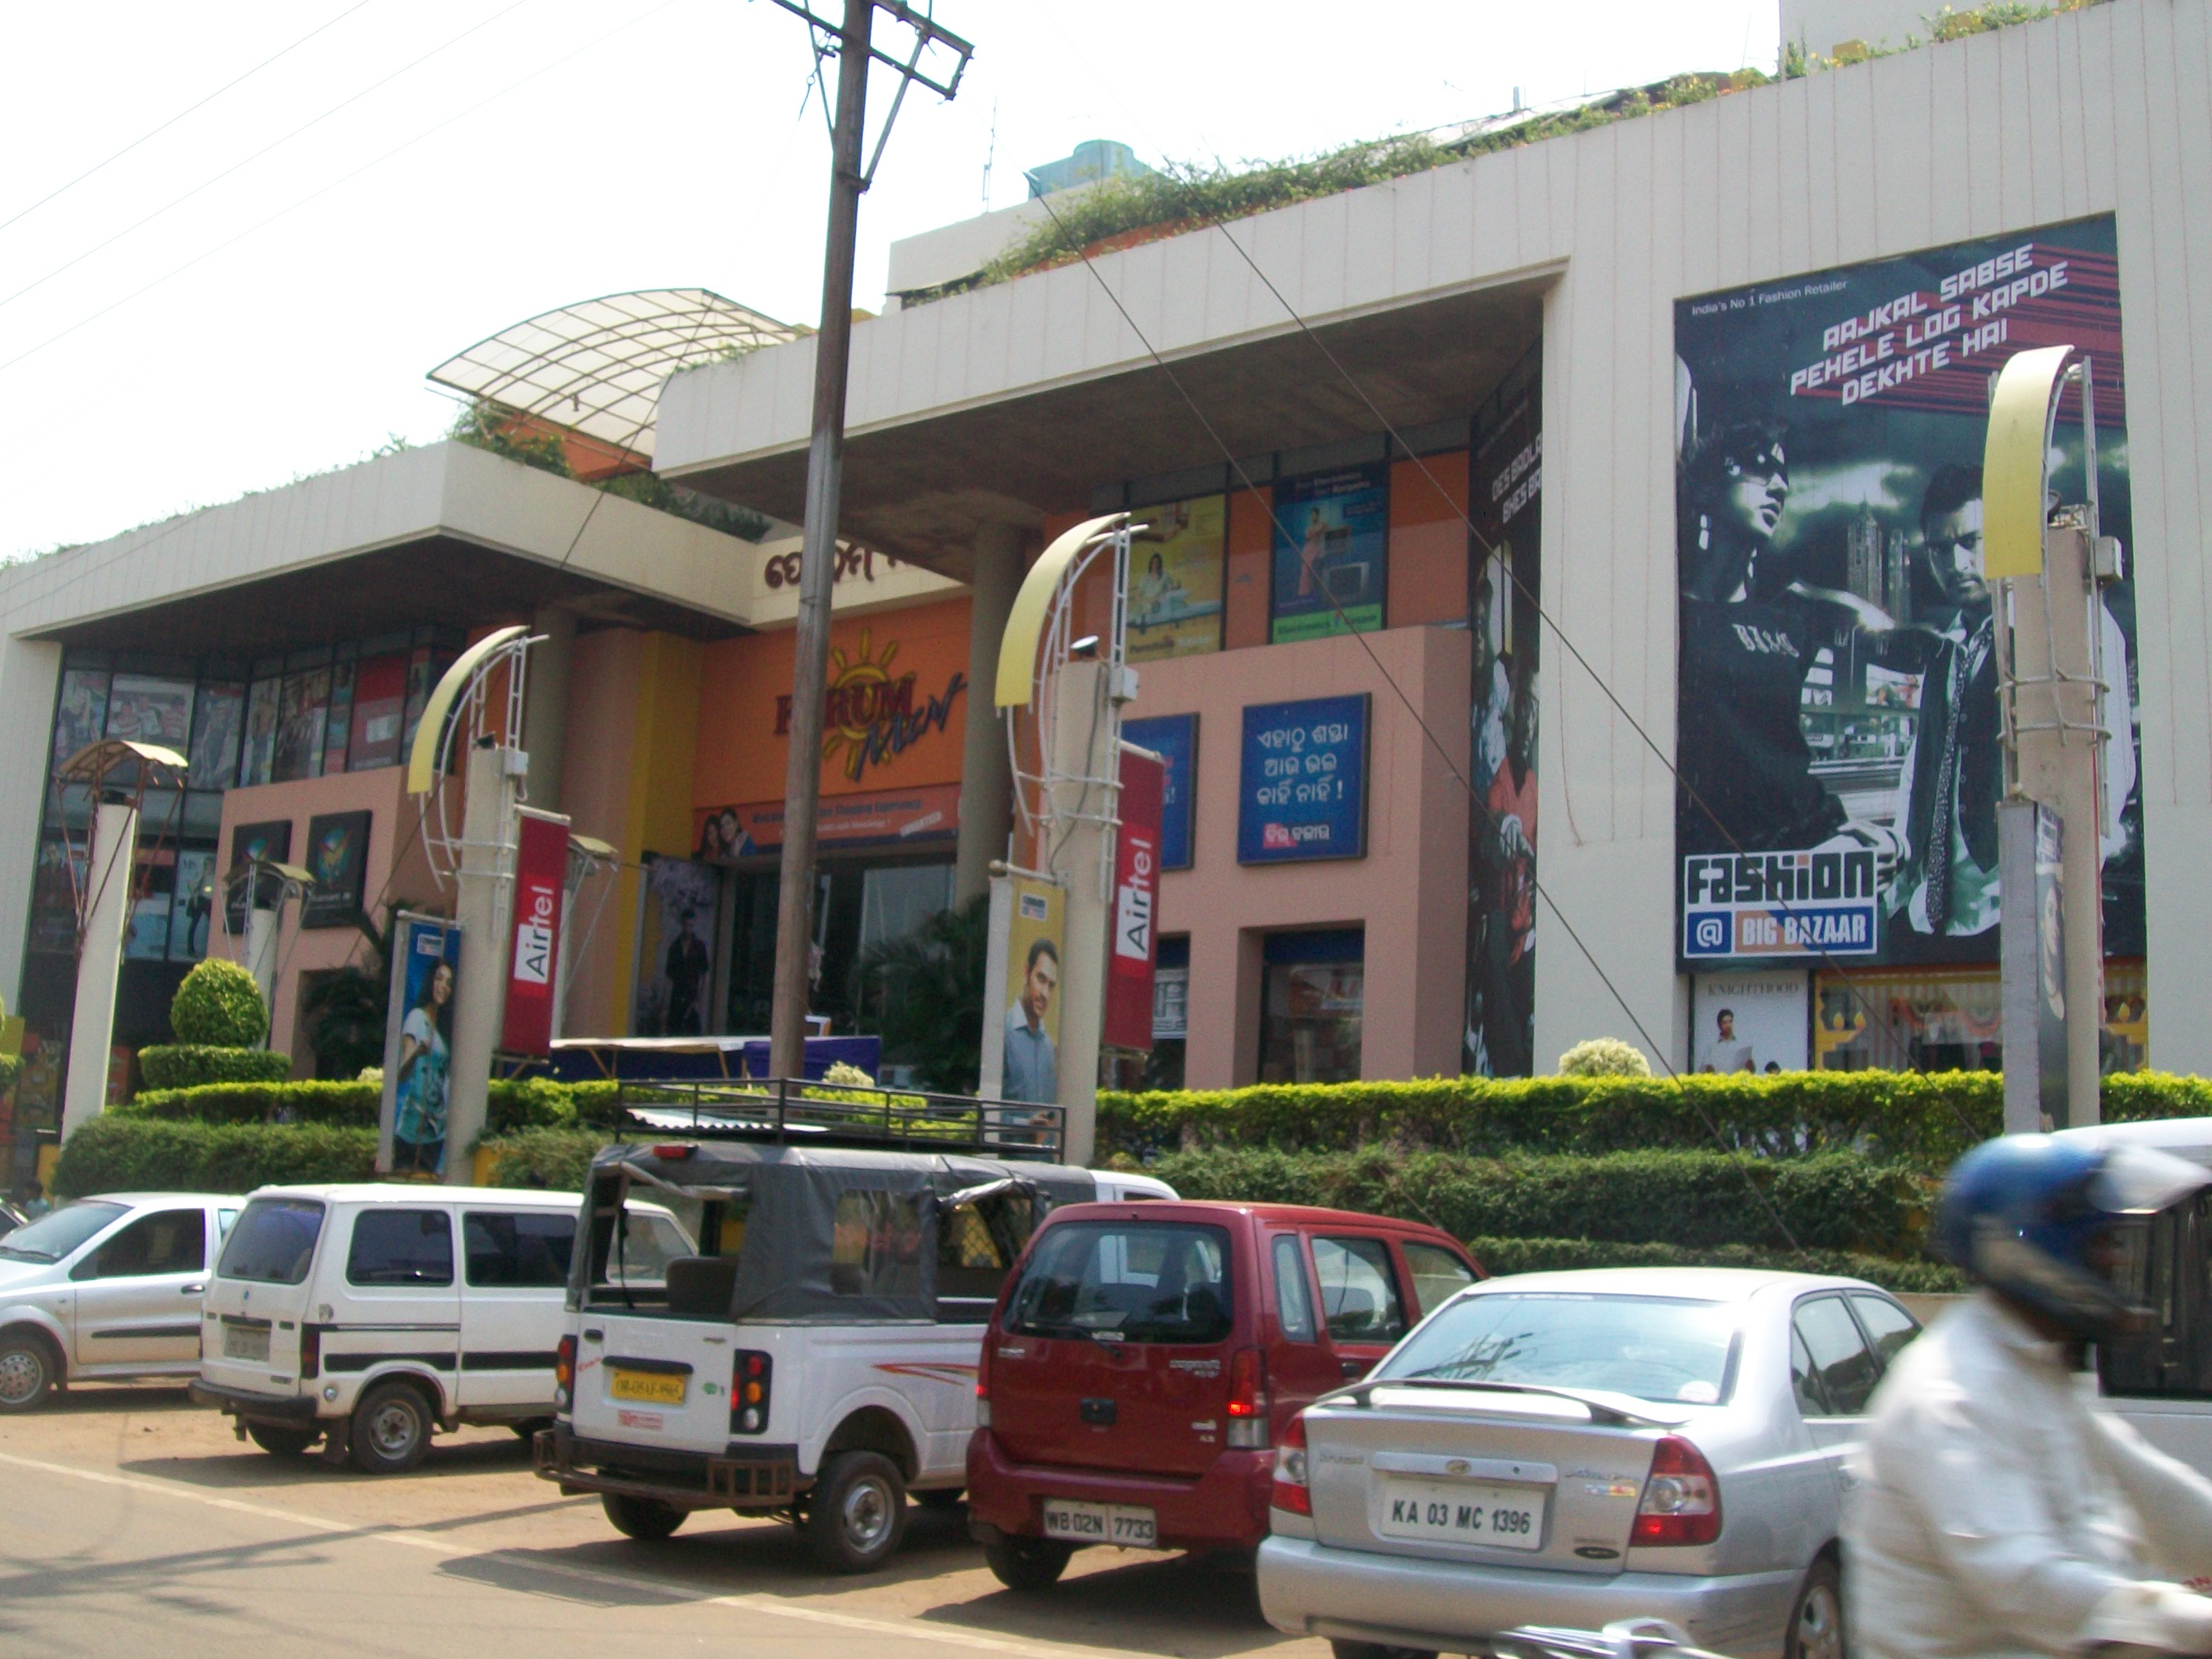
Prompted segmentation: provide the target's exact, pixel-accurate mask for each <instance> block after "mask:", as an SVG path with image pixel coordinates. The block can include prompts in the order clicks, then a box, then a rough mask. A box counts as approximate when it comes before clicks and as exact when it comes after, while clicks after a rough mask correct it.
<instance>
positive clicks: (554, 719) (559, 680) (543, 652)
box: [522, 605, 576, 812]
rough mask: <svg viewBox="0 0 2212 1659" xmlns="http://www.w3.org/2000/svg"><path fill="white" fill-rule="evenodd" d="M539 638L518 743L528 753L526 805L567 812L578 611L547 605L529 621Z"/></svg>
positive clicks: (531, 664) (531, 652)
mask: <svg viewBox="0 0 2212 1659" xmlns="http://www.w3.org/2000/svg"><path fill="white" fill-rule="evenodd" d="M530 631H531V632H532V633H533V634H543V635H544V636H545V638H544V641H543V642H541V643H539V644H538V645H534V646H532V647H531V649H530V679H529V683H528V684H527V685H526V687H525V696H524V699H523V705H522V746H523V749H524V750H526V752H527V753H528V754H529V756H530V804H531V805H532V806H535V807H537V808H538V810H539V811H545V812H565V811H568V808H567V807H566V806H564V805H562V801H561V783H562V763H563V762H564V761H565V760H566V758H567V756H568V670H569V665H570V664H571V663H572V662H573V661H574V658H575V654H576V613H575V612H574V611H565V610H563V609H562V607H560V606H559V605H547V606H545V607H544V609H543V610H541V611H538V614H537V615H536V616H535V617H532V618H531V619H530Z"/></svg>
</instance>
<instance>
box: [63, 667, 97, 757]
mask: <svg viewBox="0 0 2212 1659" xmlns="http://www.w3.org/2000/svg"><path fill="white" fill-rule="evenodd" d="M106 729H107V671H106V670H105V669H99V668H72V669H70V671H68V672H67V673H65V674H64V675H63V676H62V691H61V698H60V701H59V702H58V703H57V704H56V705H55V708H54V758H53V765H54V769H55V770H57V771H58V770H60V769H61V765H62V763H63V762H64V761H66V760H67V759H69V757H70V756H72V755H74V754H76V751H77V750H80V749H82V748H83V747H84V746H85V744H88V743H98V742H99V741H100V734H101V733H102V732H105V731H106Z"/></svg>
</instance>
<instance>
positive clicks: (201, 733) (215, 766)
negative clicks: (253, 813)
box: [186, 682, 246, 789]
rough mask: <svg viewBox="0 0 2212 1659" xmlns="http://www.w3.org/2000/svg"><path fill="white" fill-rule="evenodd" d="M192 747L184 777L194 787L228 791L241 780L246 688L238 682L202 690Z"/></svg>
mask: <svg viewBox="0 0 2212 1659" xmlns="http://www.w3.org/2000/svg"><path fill="white" fill-rule="evenodd" d="M192 712H193V715H194V720H193V724H192V747H191V753H190V754H189V755H188V756H187V757H186V758H187V759H188V760H189V761H190V762H191V769H190V771H189V772H187V774H186V777H187V778H188V779H189V780H190V781H191V784H192V786H193V787H195V788H199V789H228V788H229V787H231V785H232V784H234V783H235V782H236V781H238V739H239V734H240V730H241V728H242V727H243V726H244V724H245V720H246V687H245V686H244V685H243V684H238V683H236V682H229V683H217V684H210V685H204V686H202V687H201V688H200V692H199V697H198V699H197V704H196V706H195V707H194V708H193V711H192Z"/></svg>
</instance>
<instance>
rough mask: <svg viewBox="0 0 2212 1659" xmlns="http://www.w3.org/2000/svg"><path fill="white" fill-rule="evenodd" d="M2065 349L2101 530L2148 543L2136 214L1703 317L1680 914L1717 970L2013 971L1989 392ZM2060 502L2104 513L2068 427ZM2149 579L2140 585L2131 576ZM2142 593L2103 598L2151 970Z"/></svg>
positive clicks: (2110, 702)
mask: <svg viewBox="0 0 2212 1659" xmlns="http://www.w3.org/2000/svg"><path fill="white" fill-rule="evenodd" d="M2061 342H2063V343H2068V344H2070V345H2073V346H2075V347H2076V348H2077V349H2079V350H2081V352H2082V353H2084V354H2085V355H2086V356H2087V357H2088V359H2089V360H2090V362H2091V363H2092V365H2093V369H2094V373H2095V380H2096V389H2097V430H2098V436H2099V448H2100V471H2099V489H2100V495H2101V498H2102V505H2103V519H2104V523H2103V528H2104V530H2105V532H2106V533H2107V534H2109V535H2114V536H2117V537H2118V538H2119V539H2120V541H2121V543H2122V544H2123V545H2126V546H2128V548H2129V552H2130V555H2132V554H2133V553H2134V551H2135V550H2134V548H2133V547H2132V545H2131V544H2130V535H2131V531H2130V512H2129V476H2128V462H2127V454H2128V447H2127V435H2126V377H2125V374H2124V363H2123V362H2122V358H2121V355H2120V300H2119V261H2118V253H2117V242H2116V240H2115V235H2114V229H2113V222H2112V219H2111V218H2110V217H2109V216H2106V217H2102V218H2096V219H2086V220H2081V221H2078V222H2073V223H2069V224H2063V225H2055V226H2049V227H2045V228H2041V229H2037V230H2029V231H2022V232H2019V233H2016V234H2012V235H2008V236H2005V237H2001V238H1995V239H1991V240H1986V241H1978V242H1967V243H1960V244H1957V245H1954V246H1948V247H1943V248H1936V249H1932V250H1929V251H1928V252H1921V253H1916V254H1911V255H1908V256H1906V257H1905V258H1896V259H1887V260H1882V261H1880V262H1877V263H1872V264H1861V265H1851V266H1845V267H1842V268H1839V269H1835V270H1825V271H1820V272H1816V273H1814V274H1812V275H1810V276H1795V277H1790V278H1788V279H1785V280H1784V281H1781V282H1778V283H1766V284H1762V285H1760V286H1758V287H1753V288H1747V289H1735V290H1733V291H1730V292H1727V293H1722V294H1713V295H1701V296H1699V297H1697V298H1694V299H1688V300H1683V301H1678V302H1677V304H1676V306H1675V310H1674V349H1675V355H1676V357H1677V360H1678V361H1677V396H1676V399H1675V409H1676V417H1677V425H1676V432H1675V438H1676V453H1677V463H1678V464H1677V471H1676V479H1675V501H1676V509H1677V520H1678V525H1679V531H1678V538H1677V548H1676V552H1677V568H1678V571H1679V580H1680V598H1679V608H1680V627H1679V629H1678V637H1679V640H1680V702H1679V706H1678V710H1677V721H1676V752H1677V755H1678V757H1679V763H1680V769H1681V770H1680V789H1679V790H1678V793H1677V804H1676V808H1675V844H1676V854H1677V858H1678V863H1677V865H1676V868H1675V879H1674V890H1675V900H1676V904H1677V907H1678V908H1677V912H1676V914H1677V916H1678V919H1679V927H1680V932H1679V933H1678V939H1679V946H1678V948H1679V950H1680V956H1681V957H1682V959H1683V961H1684V962H1685V963H1686V964H1688V965H1690V966H1692V967H1696V966H1699V965H1700V964H1719V963H1731V962H1744V961H1758V960H1761V959H1767V960H1771V959H1775V958H1796V959H1797V960H1799V961H1801V962H1802V961H1807V960H1808V959H1809V960H1811V961H1814V962H1821V961H1827V960H1831V959H1832V960H1834V961H1836V962H1838V963H1856V964H1862V965H1863V964H1869V963H1881V964H1893V965H1916V964H1942V963H1955V964H1961V965H1963V964H1968V963H1990V962H1994V961H1995V959H1996V945H1997V921H1998V914H1999V909H2000V903H1999V893H1998V886H1999V883H1998V865H1999V859H1998V854H1997V830H1996V823H1997V805H1998V801H1999V798H2000V796H2001V795H2002V787H2003V786H2002V766H2001V763H2000V753H1999V732H1998V710H1997V697H1996V652H1995V648H1994V638H1993V634H1994V629H1993V623H1992V617H1991V605H1990V591H1989V589H1988V587H1987V586H1986V585H1985V582H1984V576H1983V569H1982V546H1981V535H1982V500H1981V463H1982V451H1983V444H1984V437H1985V435H1986V432H1987V427H1988V419H1987V409H1988V399H1989V385H1990V376H1991V375H1992V374H1995V372H1996V370H1997V369H1998V368H2000V367H2001V366H2002V364H2003V363H2004V362H2006V361H2007V360H2008V359H2009V358H2010V357H2011V356H2013V355H2014V354H2015V352H2018V351H2021V350H2023V349H2027V348H2030V347H2033V346H2041V345H2049V344H2055V343H2061ZM2052 443H2053V446H2054V459H2053V463H2052V470H2051V472H2052V481H2053V483H2054V485H2055V486H2056V487H2057V489H2059V490H2060V491H2061V492H2062V495H2063V499H2064V500H2068V501H2079V500H2081V499H2082V498H2083V495H2084V494H2085V491H2084V480H2083V478H2082V476H2081V473H2082V439H2081V427H2080V424H2079V419H2078V414H2077V413H2076V412H2075V406H2074V405H2073V404H2070V403H2069V404H2068V405H2067V406H2066V409H2065V410H2063V418H2062V419H2061V420H2060V422H2058V424H2057V426H2056V427H2055V428H2054V429H2053V432H2052ZM2134 563H2135V561H2134V559H2133V558H2132V557H2130V560H2129V568H2130V569H2132V568H2134ZM2135 608H2136V598H2135V591H2134V585H2133V583H2132V581H2121V582H2118V583H2115V584H2112V585H2111V586H2106V588H2104V589H2103V591H2102V606H2101V612H2102V614H2101V616H2100V628H2101V631H2102V641H2103V650H2104V656H2105V663H2106V681H2107V683H2108V684H2109V685H2110V687H2111V690H2109V691H2108V692H2107V693H2106V695H2105V697H2104V700H2103V707H2102V709H2101V711H2100V712H2101V714H2102V719H2103V723H2104V724H2105V726H2106V728H2107V729H2108V730H2111V731H2112V732H2115V733H2117V737H2116V739H2115V741H2114V742H2112V744H2110V745H2109V746H2108V748H2107V750H2106V754H2107V758H2108V765H2107V768H2106V785H2107V793H2108V797H2109V805H2108V808H2107V811H2106V815H2105V819H2104V822H2103V823H2100V824H2099V825H2097V826H2095V828H2094V830H2093V833H2095V834H2097V836H2098V837H2099V840H2100V852H2101V855H2102V861H2103V866H2104V906H2105V915H2106V940H2107V946H2108V949H2109V951H2111V953H2112V955H2115V956H2120V957H2131V956H2139V955H2141V954H2142V951H2143V913H2142V870H2143V863H2142V799H2141V793H2140V791H2139V789H2138V787H2137V778H2138V775H2139V773H2140V767H2139V764H2138V755H2139V752H2140V749H2139V742H2138V738H2137V736H2136V715H2135V711H2134V708H2133V699H2132V697H2131V696H2130V685H2131V684H2132V683H2133V680H2134V678H2135V676H2134V669H2133V665H2134V663H2135V660H2136V650H2135Z"/></svg>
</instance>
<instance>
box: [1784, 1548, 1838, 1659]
mask: <svg viewBox="0 0 2212 1659" xmlns="http://www.w3.org/2000/svg"><path fill="white" fill-rule="evenodd" d="M1782 1650H1783V1654H1784V1659H1844V1581H1843V1575H1842V1574H1841V1573H1840V1572H1838V1571H1837V1569H1836V1564H1835V1563H1834V1562H1833V1561H1831V1560H1828V1559H1826V1557H1823V1558H1822V1559H1820V1560H1818V1561H1815V1562H1814V1564H1813V1566H1812V1570H1811V1571H1809V1572H1808V1573H1807V1574H1806V1575H1805V1582H1804V1583H1802V1584H1801V1585H1799V1586H1798V1587H1797V1605H1796V1607H1792V1608H1791V1609H1790V1629H1789V1631H1788V1632H1787V1633H1786V1634H1785V1635H1784V1638H1783V1649H1782Z"/></svg>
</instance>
